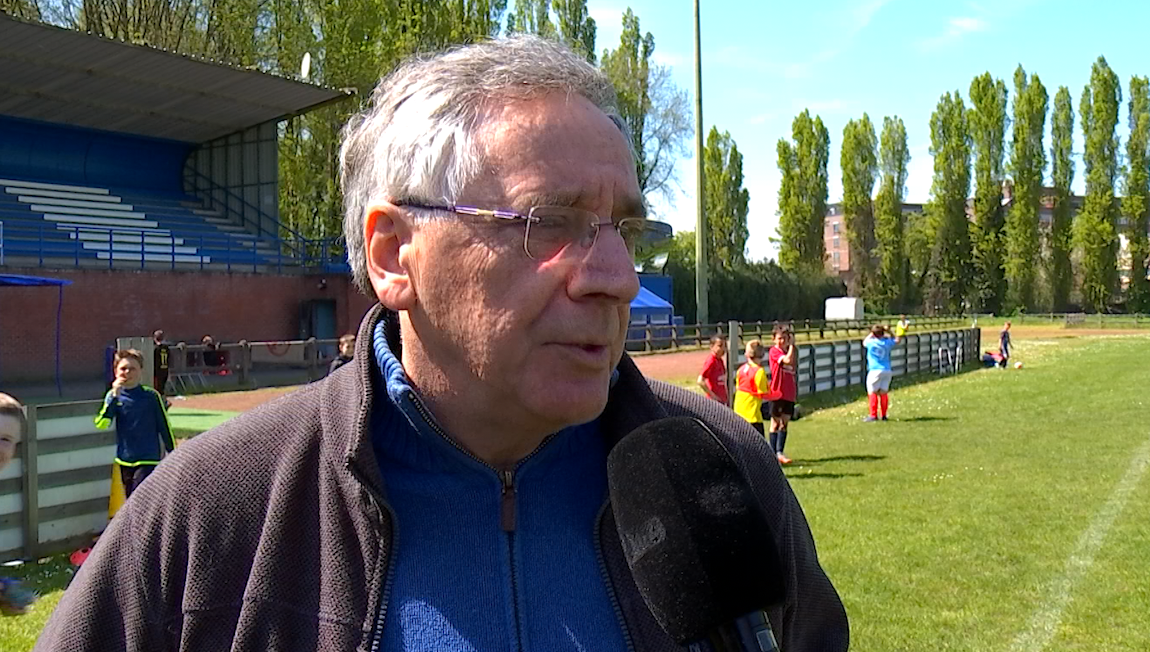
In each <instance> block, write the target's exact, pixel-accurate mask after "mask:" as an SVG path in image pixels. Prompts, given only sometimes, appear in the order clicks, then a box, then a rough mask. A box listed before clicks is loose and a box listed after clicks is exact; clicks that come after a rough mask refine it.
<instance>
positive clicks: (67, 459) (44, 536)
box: [0, 401, 116, 561]
mask: <svg viewBox="0 0 1150 652" xmlns="http://www.w3.org/2000/svg"><path fill="white" fill-rule="evenodd" d="M101 404H102V403H101V402H100V401H80V402H76V403H54V404H47V405H39V406H29V407H27V408H26V410H27V416H28V432H27V435H26V436H25V438H24V441H22V442H21V443H20V445H19V450H18V454H17V456H16V458H15V459H13V460H12V462H11V463H10V464H9V465H8V466H7V467H6V468H5V469H4V470H3V471H0V561H8V560H10V559H18V558H20V559H36V558H38V557H44V556H47V555H51V554H55V553H58V552H66V551H69V550H75V549H76V548H79V547H82V546H84V545H86V544H88V543H90V542H91V539H92V536H93V535H95V534H97V533H99V532H101V531H102V530H103V529H104V526H105V525H107V523H108V507H109V504H108V503H109V497H110V495H111V488H112V472H113V467H112V459H113V458H114V457H115V455H116V433H115V431H113V430H98V429H97V428H96V426H95V424H94V422H93V419H94V417H95V416H96V413H97V412H99V410H100V406H101Z"/></svg>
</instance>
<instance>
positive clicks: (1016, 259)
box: [1004, 66, 1047, 310]
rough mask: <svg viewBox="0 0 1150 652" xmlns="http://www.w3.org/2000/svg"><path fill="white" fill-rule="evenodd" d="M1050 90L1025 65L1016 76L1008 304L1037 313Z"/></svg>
mask: <svg viewBox="0 0 1150 652" xmlns="http://www.w3.org/2000/svg"><path fill="white" fill-rule="evenodd" d="M1046 101H1047V95H1046V87H1045V86H1043V85H1042V81H1041V80H1040V79H1039V78H1038V75H1037V74H1032V75H1031V76H1030V77H1029V78H1027V76H1026V71H1025V70H1023V68H1022V66H1018V68H1017V69H1015V71H1014V135H1013V139H1012V142H1011V147H1010V171H1011V174H1012V175H1013V181H1014V190H1013V200H1012V202H1011V205H1010V211H1009V212H1008V213H1007V218H1006V233H1005V236H1006V237H1005V240H1006V243H1005V244H1006V247H1005V249H1006V259H1005V261H1004V268H1005V271H1006V285H1007V295H1006V305H1007V307H1008V308H1010V309H1021V310H1034V309H1035V307H1036V301H1035V285H1036V283H1037V280H1038V279H1037V274H1036V272H1037V271H1038V268H1039V266H1038V265H1036V264H1035V263H1036V262H1037V261H1038V254H1039V235H1038V212H1039V210H1040V208H1041V203H1042V197H1043V178H1044V173H1045V169H1046V150H1045V149H1044V148H1043V144H1042V137H1043V134H1044V133H1045V129H1046Z"/></svg>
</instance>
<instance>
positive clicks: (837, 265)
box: [833, 251, 842, 269]
mask: <svg viewBox="0 0 1150 652" xmlns="http://www.w3.org/2000/svg"><path fill="white" fill-rule="evenodd" d="M833 260H834V268H835V269H842V256H840V255H839V252H837V251H836V252H835V253H834V259H833Z"/></svg>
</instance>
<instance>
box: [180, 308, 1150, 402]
mask: <svg viewBox="0 0 1150 652" xmlns="http://www.w3.org/2000/svg"><path fill="white" fill-rule="evenodd" d="M997 333H998V328H995V327H987V328H984V329H983V332H982V344H983V348H989V347H993V346H997V342H998V335H997ZM1012 334H1013V335H1014V338H1015V339H1026V340H1034V339H1055V338H1066V337H1098V336H1106V335H1145V334H1147V331H1146V330H1145V329H1142V330H1126V329H1117V328H1114V329H1089V328H1074V329H1065V328H1061V327H1058V326H1052V327H1050V328H1047V327H1044V326H1029V325H1027V326H1024V327H1019V328H1015V329H1014V330H1013V331H1012ZM710 354H711V352H710V351H709V350H707V349H700V350H697V351H682V352H680V353H660V354H654V355H640V356H636V357H635V358H634V360H635V364H636V365H638V366H639V369H640V370H642V371H643V374H644V375H646V376H649V377H651V378H657V379H659V380H667V381H681V380H685V379H692V378H695V377H696V376H698V375H699V371H700V370H702V368H703V362H704V361H706V359H707V356H708V355H710ZM293 389H295V388H294V387H269V388H267V389H257V390H254V391H250V392H228V393H226V394H205V395H203V396H190V397H188V399H187V400H186V401H173V405H175V406H178V407H189V408H200V409H204V410H231V411H235V412H243V411H245V410H250V409H251V408H253V407H255V406H257V405H260V404H261V403H265V402H267V401H270V400H272V399H274V398H279V397H280V396H283V395H284V394H287V393H288V392H290V391H292V390H293Z"/></svg>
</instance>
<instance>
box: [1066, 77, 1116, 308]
mask: <svg viewBox="0 0 1150 652" xmlns="http://www.w3.org/2000/svg"><path fill="white" fill-rule="evenodd" d="M1121 102H1122V87H1121V85H1120V84H1119V81H1118V75H1116V74H1115V73H1114V71H1113V70H1111V69H1110V66H1109V64H1107V63H1106V59H1104V58H1103V57H1098V60H1097V61H1095V62H1094V66H1093V67H1092V68H1091V70H1090V83H1089V84H1087V85H1086V87H1085V88H1083V89H1082V97H1081V99H1080V100H1079V109H1078V112H1079V115H1080V116H1081V121H1082V135H1083V139H1084V141H1085V143H1086V150H1085V152H1084V153H1083V156H1082V163H1083V167H1084V168H1085V170H1086V199H1085V201H1084V202H1083V206H1082V210H1081V211H1080V212H1079V213H1078V216H1077V217H1076V218H1075V219H1074V239H1075V244H1076V245H1077V246H1078V248H1079V249H1080V250H1081V251H1082V298H1083V301H1085V302H1086V303H1087V304H1089V305H1090V306H1092V307H1093V308H1094V309H1095V310H1097V311H1099V312H1104V311H1106V310H1107V309H1108V308H1109V306H1110V301H1111V298H1112V296H1113V294H1114V291H1115V288H1116V285H1117V281H1118V269H1117V264H1118V256H1117V253H1118V215H1117V213H1118V211H1117V203H1116V201H1115V197H1114V183H1115V182H1116V181H1117V180H1118V136H1117V135H1116V134H1115V131H1114V130H1115V127H1116V126H1117V125H1118V106H1119V104H1121Z"/></svg>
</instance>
